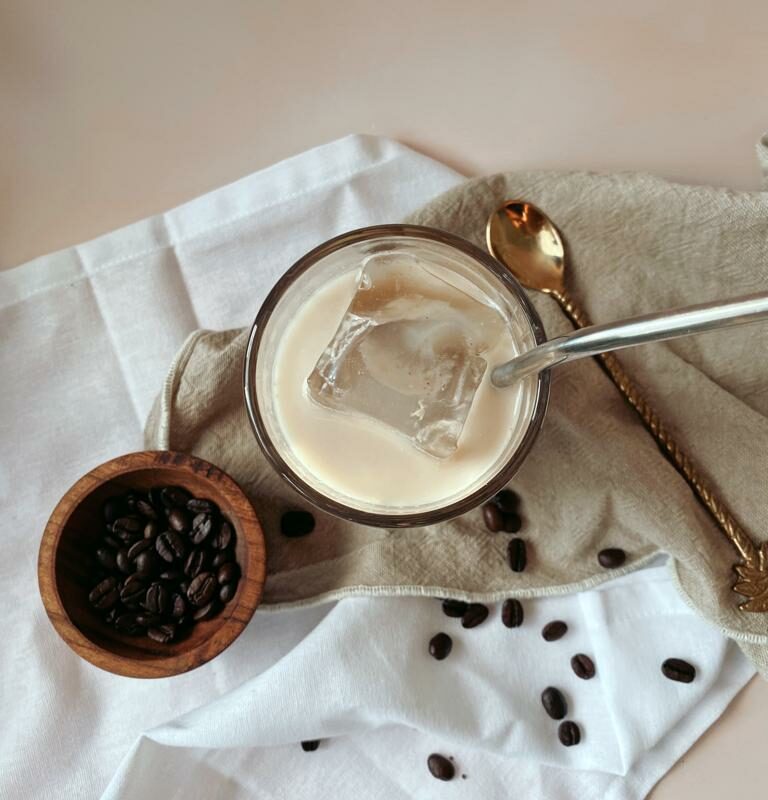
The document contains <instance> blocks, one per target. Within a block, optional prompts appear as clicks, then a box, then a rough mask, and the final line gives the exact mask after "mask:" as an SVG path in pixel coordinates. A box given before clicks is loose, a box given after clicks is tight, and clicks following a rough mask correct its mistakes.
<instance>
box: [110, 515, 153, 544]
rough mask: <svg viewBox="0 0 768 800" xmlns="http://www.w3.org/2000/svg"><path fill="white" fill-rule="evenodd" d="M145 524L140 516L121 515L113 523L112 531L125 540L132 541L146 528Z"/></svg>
mask: <svg viewBox="0 0 768 800" xmlns="http://www.w3.org/2000/svg"><path fill="white" fill-rule="evenodd" d="M144 524H145V523H143V522H142V521H141V520H140V519H139V518H138V517H119V518H118V519H116V520H115V521H114V522H113V523H112V533H114V534H115V536H117V537H118V538H119V539H122V540H123V541H124V542H128V541H132V540H133V539H135V538H136V537H137V536H139V534H140V533H141V531H142V530H144Z"/></svg>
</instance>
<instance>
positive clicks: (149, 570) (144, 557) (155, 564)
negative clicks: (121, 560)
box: [134, 539, 164, 575]
mask: <svg viewBox="0 0 768 800" xmlns="http://www.w3.org/2000/svg"><path fill="white" fill-rule="evenodd" d="M143 541H145V542H146V541H147V540H146V539H144V540H143ZM134 563H135V565H136V572H137V573H138V574H139V575H154V574H155V573H156V572H157V571H158V570H159V569H160V565H161V564H163V563H164V562H162V561H161V560H160V558H159V557H158V555H157V553H156V552H155V550H154V549H152V550H147V551H146V552H144V553H140V554H139V557H138V558H137V559H136V561H135V562H134Z"/></svg>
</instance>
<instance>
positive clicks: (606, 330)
mask: <svg viewBox="0 0 768 800" xmlns="http://www.w3.org/2000/svg"><path fill="white" fill-rule="evenodd" d="M766 318H768V292H761V293H760V294H753V295H748V296H746V297H739V298H735V299H733V300H726V301H717V302H714V303H702V304H700V305H695V306H689V307H688V308H683V309H680V310H677V311H662V312H660V313H656V314H646V315H644V316H642V317H634V318H633V319H629V320H624V321H622V322H613V323H608V324H605V325H594V326H591V327H589V328H584V329H582V330H579V331H576V332H575V333H572V334H569V335H568V336H561V337H559V338H557V339H550V340H549V341H548V342H545V343H544V344H542V345H539V347H536V348H534V349H533V350H529V351H528V352H527V353H524V354H523V355H521V356H518V357H517V358H513V359H512V360H511V361H508V362H507V363H506V364H502V365H500V366H498V367H496V369H494V370H493V376H492V379H493V383H494V385H496V386H509V385H511V384H512V383H515V382H516V381H518V380H521V379H522V378H525V377H527V376H528V375H533V374H536V373H537V372H541V370H543V369H549V368H551V367H554V366H556V365H557V364H564V363H566V362H568V361H574V360H576V359H577V358H584V357H586V356H595V355H599V354H600V353H607V352H610V351H613V350H622V349H624V348H625V347H635V346H637V345H641V344H647V343H649V342H663V341H667V340H669V339H677V338H679V337H681V336H693V335H695V334H698V333H705V332H707V331H712V330H716V329H718V328H726V327H731V326H734V325H744V324H746V323H748V322H757V321H759V320H762V319H766Z"/></svg>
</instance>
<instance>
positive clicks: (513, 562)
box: [507, 538, 528, 572]
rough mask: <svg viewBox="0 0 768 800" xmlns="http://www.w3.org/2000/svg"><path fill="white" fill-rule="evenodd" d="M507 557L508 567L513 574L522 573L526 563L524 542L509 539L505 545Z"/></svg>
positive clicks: (526, 554) (526, 555) (526, 556)
mask: <svg viewBox="0 0 768 800" xmlns="http://www.w3.org/2000/svg"><path fill="white" fill-rule="evenodd" d="M507 555H508V557H509V566H510V569H511V570H512V571H513V572H522V571H523V570H524V569H525V565H526V564H527V563H528V553H527V551H526V546H525V542H524V541H523V540H522V539H518V538H515V539H510V540H509V544H508V545H507Z"/></svg>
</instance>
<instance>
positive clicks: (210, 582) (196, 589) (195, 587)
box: [187, 572, 216, 608]
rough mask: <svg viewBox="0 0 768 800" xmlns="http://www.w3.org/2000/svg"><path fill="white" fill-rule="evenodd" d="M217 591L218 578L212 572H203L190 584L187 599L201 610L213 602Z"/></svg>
mask: <svg viewBox="0 0 768 800" xmlns="http://www.w3.org/2000/svg"><path fill="white" fill-rule="evenodd" d="M215 591H216V578H215V577H214V576H213V574H212V573H210V572H201V573H200V574H199V575H197V576H196V577H195V578H193V580H192V582H191V583H190V584H189V589H188V590H187V598H188V599H189V601H190V602H191V603H192V605H194V606H197V607H198V608H200V607H201V606H204V605H207V604H208V603H210V602H211V598H212V597H213V595H214V592H215Z"/></svg>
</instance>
